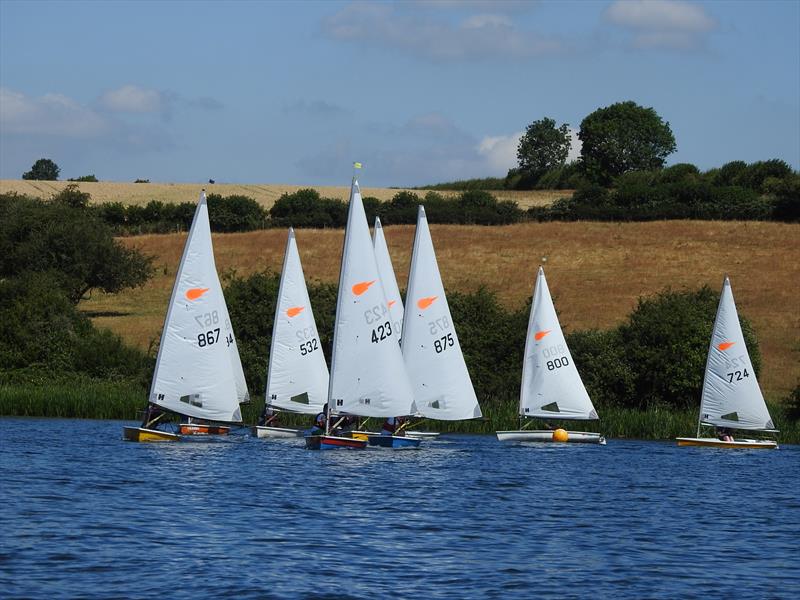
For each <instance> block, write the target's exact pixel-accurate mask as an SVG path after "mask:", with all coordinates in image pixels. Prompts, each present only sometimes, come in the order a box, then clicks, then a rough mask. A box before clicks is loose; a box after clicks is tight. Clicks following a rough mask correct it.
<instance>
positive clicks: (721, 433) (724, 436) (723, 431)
mask: <svg viewBox="0 0 800 600" xmlns="http://www.w3.org/2000/svg"><path fill="white" fill-rule="evenodd" d="M717 437H718V438H719V440H720V441H722V442H732V441H733V436H732V435H731V430H730V429H727V428H725V427H717Z"/></svg>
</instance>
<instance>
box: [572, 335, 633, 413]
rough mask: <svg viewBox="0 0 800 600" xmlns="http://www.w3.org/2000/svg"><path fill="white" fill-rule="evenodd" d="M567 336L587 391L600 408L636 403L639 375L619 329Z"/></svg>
mask: <svg viewBox="0 0 800 600" xmlns="http://www.w3.org/2000/svg"><path fill="white" fill-rule="evenodd" d="M566 339H567V345H568V346H569V349H570V353H571V354H572V358H573V360H574V361H575V366H576V367H577V368H578V372H579V373H580V375H581V379H582V380H583V384H584V385H585V386H586V391H587V392H589V397H590V398H591V399H592V402H593V403H594V405H595V407H597V408H598V410H601V408H602V407H604V406H622V407H631V406H636V404H637V399H636V394H635V379H636V376H635V373H634V372H633V370H632V369H631V367H630V365H629V364H628V361H627V357H626V353H625V347H624V346H623V344H622V339H621V338H620V334H619V331H618V330H616V329H613V330H609V331H599V330H596V329H592V330H588V331H576V332H574V333H571V334H569V335H567V336H566ZM601 417H602V410H601Z"/></svg>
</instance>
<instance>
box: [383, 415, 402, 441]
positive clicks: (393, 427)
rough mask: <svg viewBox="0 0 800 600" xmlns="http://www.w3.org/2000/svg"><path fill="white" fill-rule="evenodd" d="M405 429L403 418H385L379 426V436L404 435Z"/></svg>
mask: <svg viewBox="0 0 800 600" xmlns="http://www.w3.org/2000/svg"><path fill="white" fill-rule="evenodd" d="M405 434H406V432H405V428H404V427H403V417H387V419H386V420H385V421H384V422H383V425H381V435H396V436H403V435H405Z"/></svg>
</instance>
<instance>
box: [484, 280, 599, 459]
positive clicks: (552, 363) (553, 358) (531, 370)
mask: <svg viewBox="0 0 800 600" xmlns="http://www.w3.org/2000/svg"><path fill="white" fill-rule="evenodd" d="M519 414H520V418H521V419H522V418H525V417H528V418H535V419H544V420H546V421H549V420H559V421H561V420H583V421H589V420H597V419H599V417H598V416H597V411H596V410H595V409H594V406H593V405H592V401H591V399H590V398H589V394H588V393H587V392H586V388H585V387H584V385H583V381H581V376H580V375H579V374H578V369H577V368H576V367H575V363H574V362H573V360H572V355H571V354H570V352H569V348H568V347H567V342H566V340H565V339H564V333H563V332H562V331H561V324H560V323H559V322H558V315H557V314H556V309H555V306H553V299H552V297H551V296H550V290H549V288H548V287H547V280H546V279H545V277H544V269H543V268H542V267H539V273H538V275H537V277H536V285H535V287H534V290H533V304H532V306H531V313H530V318H529V320H528V333H527V336H526V338H525V359H524V363H523V366H522V385H521V387H520V399H519ZM531 422H533V421H531ZM496 433H497V439H498V440H500V441H501V442H506V441H521V442H583V443H593V444H605V443H606V441H605V438H604V437H603V436H602V435H600V434H599V433H594V432H588V431H566V430H564V429H555V430H549V429H548V430H530V429H524V428H523V429H519V430H516V431H498V432H496Z"/></svg>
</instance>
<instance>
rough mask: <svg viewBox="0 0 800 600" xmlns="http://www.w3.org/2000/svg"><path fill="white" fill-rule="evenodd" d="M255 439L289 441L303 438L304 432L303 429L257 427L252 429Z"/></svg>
mask: <svg viewBox="0 0 800 600" xmlns="http://www.w3.org/2000/svg"><path fill="white" fill-rule="evenodd" d="M250 431H251V433H252V434H253V437H257V438H271V439H288V438H299V437H303V435H304V433H305V432H304V431H303V430H302V429H289V428H287V427H265V426H264V425H256V426H255V427H252V428H251V429H250Z"/></svg>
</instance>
